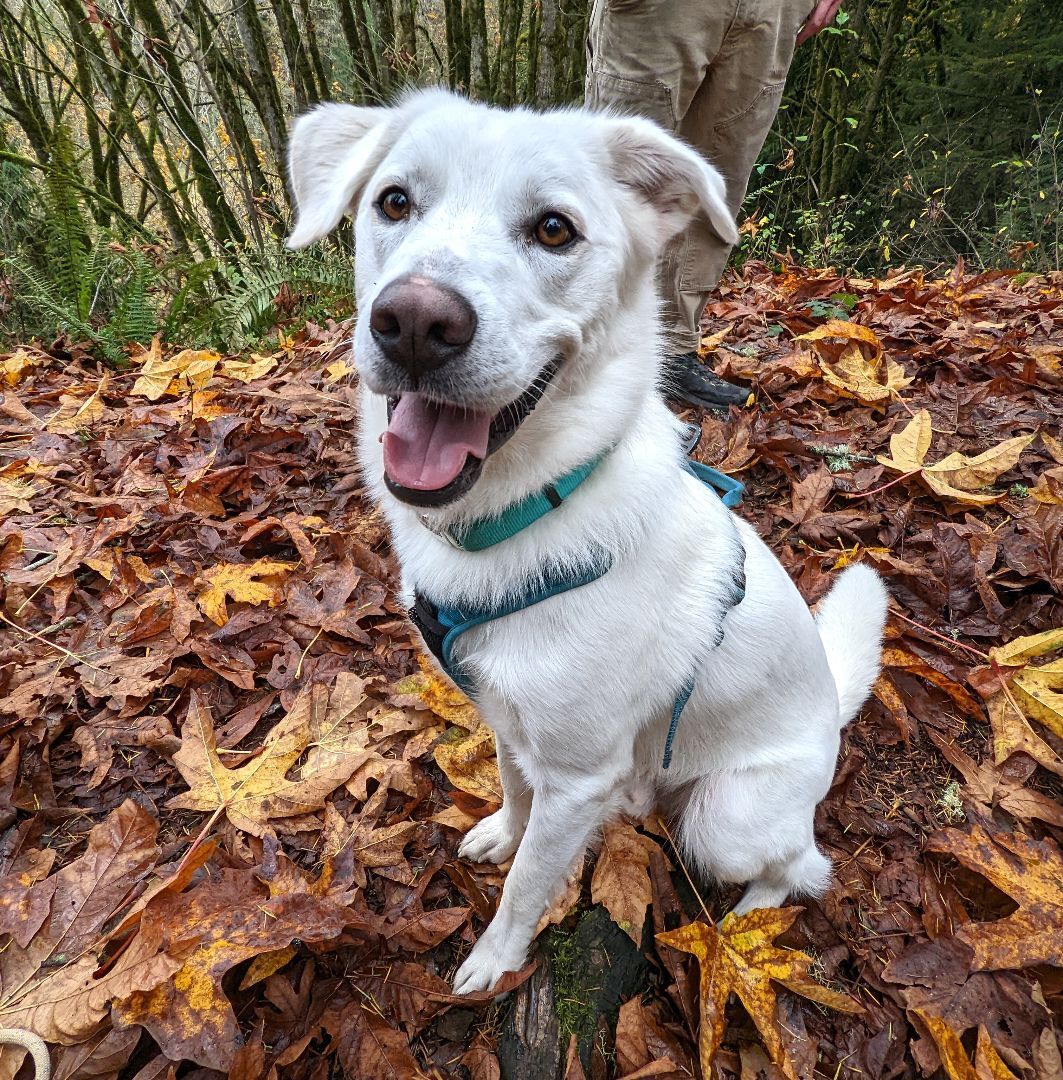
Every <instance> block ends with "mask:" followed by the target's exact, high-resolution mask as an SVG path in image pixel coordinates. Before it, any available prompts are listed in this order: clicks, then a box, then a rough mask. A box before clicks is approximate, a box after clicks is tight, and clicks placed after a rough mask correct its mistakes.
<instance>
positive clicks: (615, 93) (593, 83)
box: [587, 68, 677, 131]
mask: <svg viewBox="0 0 1063 1080" xmlns="http://www.w3.org/2000/svg"><path fill="white" fill-rule="evenodd" d="M587 106H588V107H589V108H591V109H608V108H613V109H617V110H619V111H620V112H622V113H629V114H633V115H635V116H645V117H648V118H649V119H650V120H654V121H656V122H657V123H658V124H660V125H661V127H663V128H664V129H665V131H675V129H676V124H677V120H676V115H675V102H674V101H673V99H672V91H671V88H670V87H668V86H666V85H665V84H664V83H663V82H660V81H658V80H657V79H628V78H625V77H624V76H623V75H614V74H613V72H611V71H603V70H602V69H601V68H596V69H593V70H592V71H590V72H589V73H588V75H587Z"/></svg>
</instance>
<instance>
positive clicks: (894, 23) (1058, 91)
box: [743, 0, 1063, 272]
mask: <svg viewBox="0 0 1063 1080" xmlns="http://www.w3.org/2000/svg"><path fill="white" fill-rule="evenodd" d="M1060 101H1063V7H1061V6H1060V5H1058V4H1048V3H1045V2H1044V0H1005V2H1004V3H999V2H997V0H945V2H942V3H936V4H932V5H925V4H921V3H920V4H917V3H915V0H877V2H876V0H850V2H849V3H847V4H846V11H845V12H843V13H842V14H841V15H840V16H839V18H838V21H837V23H836V25H835V26H834V27H832V28H830V29H829V30H828V31H827V32H825V33H824V34H821V35H820V36H819V37H818V38H817V39H815V41H814V43H813V44H811V45H807V46H803V47H802V48H800V49H798V51H797V53H796V55H795V58H794V63H793V66H792V68H791V71H790V77H789V80H788V83H787V94H786V98H785V100H784V107H783V110H782V112H781V113H780V115H779V119H778V121H777V123H776V125H775V129H774V131H773V133H772V135H771V136H770V137H769V139H768V142H767V144H766V145H765V148H764V151H763V153H762V155H761V160H760V162H759V164H758V166H757V169H756V171H755V173H754V178H753V182H752V183H751V185H750V195H749V197H748V202H747V210H748V211H749V213H750V216H751V217H752V219H753V221H754V222H755V223H760V227H759V228H758V229H756V230H755V231H754V232H752V234H751V233H750V231H749V230H747V235H746V237H745V241H744V244H743V254H745V255H746V256H756V257H764V256H766V255H770V253H771V252H772V251H779V252H782V251H787V250H789V251H791V252H792V253H793V254H794V256H796V257H799V258H803V259H805V260H807V261H809V262H814V263H816V264H817V265H824V264H833V265H837V266H839V267H841V268H855V269H858V270H861V271H865V272H880V271H881V270H882V269H884V268H886V267H889V266H893V265H897V264H899V263H907V264H914V263H923V264H925V265H931V266H933V265H940V264H943V263H945V264H947V263H952V262H954V261H955V260H956V258H957V257H963V258H965V259H966V260H967V261H968V262H969V263H975V264H978V265H983V266H1007V265H1008V264H1009V262H1010V263H1011V264H1013V265H1023V266H1025V267H1026V268H1029V269H1048V268H1057V267H1058V266H1059V265H1060V254H1059V253H1060V240H1061V232H1060V219H1061V213H1063V188H1061V173H1063V165H1061V161H1060V112H1059V102H1060Z"/></svg>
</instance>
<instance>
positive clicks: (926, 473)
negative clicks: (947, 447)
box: [878, 409, 1035, 506]
mask: <svg viewBox="0 0 1063 1080" xmlns="http://www.w3.org/2000/svg"><path fill="white" fill-rule="evenodd" d="M1034 438H1035V436H1033V435H1020V436H1018V437H1016V438H1014V439H1007V440H1006V441H1005V442H1002V443H1000V444H998V445H997V446H992V447H990V448H989V449H988V450H986V451H984V452H983V453H981V454H978V455H977V456H976V457H967V456H966V455H965V454H957V453H953V454H949V455H948V457H946V458H944V459H943V460H941V461H939V462H938V463H937V464H936V465H926V464H925V463H924V459H925V458H926V455H927V452H928V451H929V449H930V440H931V425H930V413H929V412H927V410H926V409H920V410H919V412H917V413H916V414H915V416H914V417H913V418H912V419H911V421H909V423H908V424H906V425H905V426H904V427H903V428H902V429H901V430H900V431H898V432H896V433H895V434H893V435H892V436H890V455H891V456H890V457H879V459H878V461H879V463H880V464H882V465H885V466H886V468H887V469H892V470H894V471H895V472H899V473H918V474H919V476H920V478H921V479H922V480H923V482H924V483H925V484H926V486H927V487H928V488H930V490H931V491H932V492H934V494H935V495H940V496H941V497H942V498H943V499H949V500H950V501H952V502H960V503H968V504H970V505H973V506H984V505H987V504H989V503H995V502H999V501H1000V500H1001V499H1002V498H1004V493H1003V492H987V491H980V490H977V489H979V488H985V487H987V486H989V485H990V484H992V483H993V482H994V481H995V480H996V479H997V478H998V477H999V476H1000V475H1001V474H1002V473H1005V472H1007V471H1008V469H1010V468H1012V467H1013V466H1014V465H1015V463H1016V462H1017V461H1018V460H1019V456H1020V455H1021V454H1022V452H1023V450H1025V449H1026V447H1027V446H1029V445H1030V443H1031V442H1032V441H1033V440H1034Z"/></svg>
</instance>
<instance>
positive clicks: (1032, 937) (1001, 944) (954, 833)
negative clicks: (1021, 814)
mask: <svg viewBox="0 0 1063 1080" xmlns="http://www.w3.org/2000/svg"><path fill="white" fill-rule="evenodd" d="M927 850H928V851H936V852H939V853H941V854H945V855H951V856H952V857H953V858H955V859H958V860H959V861H960V862H961V863H963V865H964V866H966V867H968V868H969V869H971V870H974V871H975V872H976V873H979V874H981V875H982V876H983V877H984V878H986V879H987V880H989V881H991V882H992V883H993V884H994V885H995V886H996V887H997V888H998V889H1000V891H1001V892H1003V893H1006V894H1007V895H1008V896H1010V897H1011V898H1012V899H1013V900H1015V901H1016V902H1017V903H1018V905H1019V907H1018V910H1017V911H1015V912H1013V913H1012V914H1011V915H1008V916H1007V917H1006V918H1003V919H997V920H995V921H994V922H980V923H967V924H966V925H964V926H961V927H960V928H959V929H958V930H957V931H956V936H957V937H958V938H960V939H961V940H963V941H965V942H967V943H968V944H969V945H970V946H971V948H972V949H974V960H973V962H972V967H973V969H974V970H976V971H978V970H996V969H1000V968H1024V967H1030V966H1031V965H1034V964H1056V965H1057V966H1063V858H1061V857H1060V852H1059V848H1058V847H1057V846H1056V844H1055V842H1054V841H1053V840H1050V839H1045V840H1040V841H1037V840H1031V839H1030V837H1028V836H1027V835H1026V834H1025V833H1023V832H1019V831H1016V832H1014V833H1004V832H998V833H994V834H993V835H990V834H989V833H987V832H986V831H985V830H984V829H983V828H982V827H981V826H980V825H973V826H972V827H971V829H970V831H969V832H966V833H964V832H961V831H960V830H958V829H947V830H945V831H944V832H939V833H936V834H935V835H933V836H931V837H930V839H929V840H928V841H927Z"/></svg>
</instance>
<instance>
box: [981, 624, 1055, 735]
mask: <svg viewBox="0 0 1063 1080" xmlns="http://www.w3.org/2000/svg"><path fill="white" fill-rule="evenodd" d="M1060 649H1063V627H1058V628H1057V629H1055V630H1046V631H1045V632H1044V633H1042V634H1032V635H1030V636H1029V637H1021V638H1016V639H1015V640H1014V641H1011V642H1009V643H1008V644H1007V645H1001V646H998V647H996V648H993V649H990V650H989V657H990V659H991V660H993V661H995V662H996V663H997V665H998V666H1000V667H1002V668H1006V669H1009V670H1008V676H1009V678H1008V683H1009V686H1010V687H1011V690H1012V692H1013V693H1014V695H1015V697H1016V698H1017V699H1018V701H1019V703H1020V704H1021V705H1022V706H1023V708H1024V709H1025V710H1026V713H1027V715H1028V716H1030V717H1032V718H1033V719H1034V720H1037V721H1038V722H1039V723H1041V724H1044V726H1045V727H1046V728H1048V729H1049V731H1051V732H1053V733H1054V734H1055V735H1056V736H1057V737H1059V738H1061V739H1063V693H1060V691H1063V660H1054V661H1052V662H1050V663H1047V664H1042V665H1041V666H1040V667H1033V666H1031V665H1030V663H1029V662H1030V660H1032V659H1034V658H1035V657H1038V656H1045V655H1047V654H1048V653H1053V652H1057V651H1058V650H1060Z"/></svg>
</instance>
